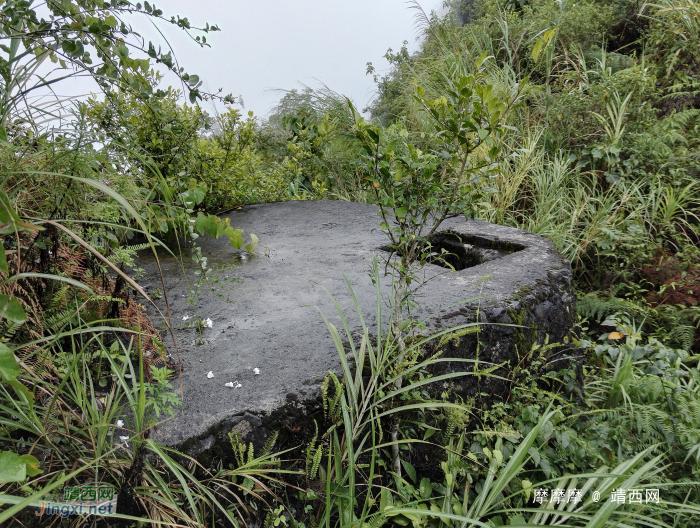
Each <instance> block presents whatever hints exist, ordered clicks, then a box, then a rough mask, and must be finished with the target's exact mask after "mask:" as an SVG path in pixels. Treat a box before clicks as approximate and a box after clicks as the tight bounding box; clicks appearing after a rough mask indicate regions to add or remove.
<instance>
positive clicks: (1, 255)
mask: <svg viewBox="0 0 700 528" xmlns="http://www.w3.org/2000/svg"><path fill="white" fill-rule="evenodd" d="M0 271H4V272H5V273H10V270H9V269H8V268H7V258H6V257H5V246H4V245H3V244H2V242H0Z"/></svg>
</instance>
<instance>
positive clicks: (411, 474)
mask: <svg viewBox="0 0 700 528" xmlns="http://www.w3.org/2000/svg"><path fill="white" fill-rule="evenodd" d="M401 465H402V466H403V468H404V469H405V470H406V474H407V475H408V476H409V477H411V480H412V481H413V482H417V480H416V468H414V467H413V465H412V464H411V463H410V462H408V461H406V460H402V461H401Z"/></svg>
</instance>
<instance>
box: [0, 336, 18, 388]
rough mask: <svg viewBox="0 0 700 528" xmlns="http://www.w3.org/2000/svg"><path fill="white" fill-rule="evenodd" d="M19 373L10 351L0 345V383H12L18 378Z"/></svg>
mask: <svg viewBox="0 0 700 528" xmlns="http://www.w3.org/2000/svg"><path fill="white" fill-rule="evenodd" d="M20 372H21V369H20V367H19V365H18V364H17V360H16V359H15V355H14V353H13V352H12V349H10V348H8V347H7V346H5V345H4V344H2V343H0V379H2V381H12V380H14V379H15V378H16V377H17V376H19V373H20Z"/></svg>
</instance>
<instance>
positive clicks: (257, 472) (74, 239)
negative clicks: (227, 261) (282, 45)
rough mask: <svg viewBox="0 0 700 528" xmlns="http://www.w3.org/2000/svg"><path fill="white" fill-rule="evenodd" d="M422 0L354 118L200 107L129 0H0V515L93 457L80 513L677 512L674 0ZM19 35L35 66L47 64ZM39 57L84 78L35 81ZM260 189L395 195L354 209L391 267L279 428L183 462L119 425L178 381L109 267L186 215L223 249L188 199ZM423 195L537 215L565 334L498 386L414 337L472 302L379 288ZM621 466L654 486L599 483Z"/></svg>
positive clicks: (698, 223)
mask: <svg viewBox="0 0 700 528" xmlns="http://www.w3.org/2000/svg"><path fill="white" fill-rule="evenodd" d="M449 7H450V9H449V14H448V15H447V16H446V17H445V18H443V19H439V18H437V17H435V16H431V17H428V16H426V15H425V14H423V13H422V12H420V11H418V17H419V21H420V23H421V25H422V28H423V31H424V41H423V43H422V46H421V50H420V51H419V52H418V53H417V54H415V55H410V54H409V53H408V52H407V51H406V49H405V48H403V49H402V50H400V51H399V52H397V53H394V52H392V51H389V52H388V53H387V58H388V59H389V60H390V62H391V63H392V65H393V67H392V70H391V72H390V73H389V74H388V75H386V76H379V75H376V76H375V80H376V83H377V96H376V98H375V100H374V101H373V102H372V104H371V105H370V108H368V109H367V112H369V114H370V116H371V119H367V118H362V117H361V116H360V113H359V112H358V111H357V109H356V108H354V107H353V105H352V104H351V103H350V101H348V100H346V99H345V98H344V97H342V96H341V95H339V94H336V93H334V92H332V91H330V90H328V89H323V90H311V89H306V90H302V91H292V92H288V93H286V94H285V95H284V96H283V97H282V98H281V100H280V102H279V105H278V106H277V108H276V109H275V111H274V112H273V113H272V115H271V116H270V117H269V118H268V119H266V120H260V119H257V118H255V116H253V115H252V114H249V115H248V116H247V117H245V116H242V115H241V113H240V112H239V111H238V110H236V109H234V108H233V107H232V106H228V107H227V109H226V110H225V111H222V112H221V113H220V114H217V115H215V116H212V115H209V114H207V113H206V112H205V111H203V110H202V108H201V107H200V106H199V101H201V100H202V99H203V98H214V99H216V98H218V99H219V100H221V101H222V102H226V103H232V102H233V98H231V97H230V96H226V97H223V96H221V95H220V94H206V93H203V92H202V91H200V86H201V81H200V80H199V78H198V77H197V76H196V75H193V74H188V73H186V72H185V71H184V70H183V69H181V68H180V67H179V65H177V63H176V62H175V60H174V58H173V57H172V56H171V54H170V53H163V52H161V51H160V49H157V47H156V45H154V44H152V43H150V42H149V43H148V44H147V45H146V44H145V43H143V42H141V41H139V40H138V38H136V36H135V34H134V30H133V29H132V28H131V26H129V24H128V23H127V22H125V20H132V19H131V18H126V17H127V15H128V16H132V14H139V15H140V16H142V17H146V18H151V19H154V20H156V21H161V22H163V23H172V24H174V25H176V26H177V27H180V28H181V29H182V30H183V31H187V32H188V33H189V34H191V35H192V37H193V40H194V41H195V42H196V43H199V44H200V45H206V34H207V33H208V32H209V31H216V30H217V28H216V26H209V25H206V26H205V27H203V28H200V29H197V28H193V27H192V26H191V24H190V22H189V21H188V19H186V18H181V17H177V16H175V17H173V18H172V19H170V18H166V17H165V16H164V15H163V13H162V11H160V10H159V9H157V8H156V7H155V6H151V5H150V4H149V3H144V5H143V6H142V5H141V4H136V5H132V4H129V3H127V2H124V1H119V0H114V1H112V2H102V1H101V0H95V1H92V0H90V1H83V0H80V1H78V0H75V1H71V0H64V1H63V2H60V3H58V2H53V1H51V2H48V3H47V4H46V6H45V7H41V8H35V7H34V6H33V4H32V3H31V2H23V1H22V2H21V1H17V0H10V1H7V0H6V1H5V2H3V3H0V26H1V28H2V29H0V33H1V35H0V40H1V42H0V49H1V50H2V55H1V56H0V74H1V75H2V79H3V80H2V83H1V88H2V90H0V92H1V93H0V96H1V97H0V113H1V119H2V121H1V122H0V124H1V125H2V126H1V127H0V174H1V176H2V187H1V188H0V202H1V204H2V205H1V207H0V220H1V222H0V236H1V237H2V245H1V246H0V279H2V283H1V284H0V290H1V291H0V305H2V309H1V310H0V317H2V325H3V326H2V331H1V332H2V333H1V334H0V338H1V343H0V381H1V382H0V493H2V495H0V504H2V505H3V506H2V507H3V509H2V510H0V524H2V525H3V526H5V525H7V526H21V525H23V524H29V525H31V524H32V522H34V523H36V522H37V521H36V520H35V519H34V518H33V510H32V509H30V508H27V506H28V505H30V504H36V501H39V500H46V497H54V499H53V500H57V499H56V497H58V494H59V493H60V491H61V489H62V488H63V487H64V486H71V485H72V486H77V485H80V484H84V483H90V482H101V483H106V484H110V485H114V486H115V487H116V488H117V489H118V493H119V503H118V504H119V514H120V515H119V516H117V517H111V518H106V519H101V520H100V521H99V522H104V523H109V524H110V525H117V524H119V523H122V524H123V525H125V526H126V525H131V524H133V525H135V526H143V525H147V524H149V522H148V521H146V519H149V520H150V522H151V523H153V524H154V525H155V524H157V523H164V524H168V525H175V524H179V525H185V526H214V525H215V524H217V523H218V524H223V525H239V524H240V525H242V524H245V525H251V524H252V525H256V526H260V525H264V526H265V527H270V526H280V525H285V526H291V527H292V528H298V527H299V528H301V527H304V528H317V527H322V526H328V527H330V526H335V525H339V526H347V527H352V526H358V527H359V526H362V525H366V526H379V525H383V524H386V525H400V526H408V525H409V524H412V525H413V526H415V527H416V528H418V527H419V526H435V527H437V526H442V525H444V526H449V527H455V526H461V527H466V526H470V527H471V526H500V525H509V526H533V525H537V526H554V525H558V526H587V527H602V526H630V527H631V526H649V527H656V526H659V527H661V526H664V527H665V526H674V527H692V526H696V525H697V522H696V521H693V519H694V518H696V516H698V515H700V496H699V495H698V490H699V488H698V482H697V481H698V477H699V476H700V395H699V391H700V373H699V371H698V369H699V368H700V333H699V332H697V330H698V326H699V325H700V305H699V304H698V301H699V300H700V264H699V263H698V261H699V257H700V251H699V248H698V242H699V237H700V217H699V216H698V205H699V202H700V188H699V185H700V184H699V183H698V178H699V176H700V47H699V46H698V42H700V4H699V3H698V2H695V1H692V0H658V1H657V2H656V3H647V2H640V1H638V0H590V1H589V2H576V3H573V2H570V1H566V0H541V1H537V2H535V1H529V0H512V1H511V0H509V1H497V0H455V1H454V2H452V3H451V4H450V6H449ZM42 9H43V11H42ZM47 61H48V62H52V63H54V64H56V65H57V66H60V67H62V68H65V69H61V68H59V69H58V70H56V71H58V72H59V73H58V74H56V76H55V77H54V78H50V77H47V76H46V75H45V74H43V70H41V69H40V68H41V67H42V64H44V63H48V62H47ZM93 61H94V62H93ZM156 67H164V68H166V69H169V70H171V71H172V72H173V73H175V74H176V75H177V76H179V78H180V80H181V81H182V89H180V90H178V89H175V88H172V87H165V86H163V81H162V78H163V77H162V73H161V72H159V71H158V70H157V69H156ZM66 72H75V73H68V75H73V74H77V73H81V74H87V75H90V76H92V77H93V78H94V79H95V80H96V81H97V83H98V85H99V86H100V88H101V89H102V90H103V93H102V94H101V95H99V96H94V97H92V98H90V99H88V100H82V101H71V102H65V101H50V103H49V104H46V103H36V102H33V99H32V98H31V95H32V94H33V93H34V92H33V90H34V89H35V88H41V87H46V86H47V84H48V83H52V82H54V81H56V82H57V81H58V80H60V78H61V77H62V76H64V75H66ZM372 72H373V68H372V67H371V65H370V67H369V73H372ZM40 73H41V75H40ZM54 73H55V72H54ZM185 93H186V95H187V101H184V97H183V95H184V94H185ZM59 114H60V116H61V119H60V121H58V120H57V116H58V115H59ZM67 116H68V117H67ZM57 123H58V124H57ZM59 125H60V126H59ZM286 199H302V200H305V199H306V200H308V199H338V200H351V201H363V202H368V203H374V204H377V205H379V206H380V209H381V211H382V213H383V214H385V215H386V218H389V215H391V216H393V217H395V218H397V219H398V220H399V221H397V222H393V221H391V220H389V221H386V222H385V223H384V224H383V229H384V230H385V232H386V234H387V237H388V243H389V245H390V246H392V248H393V250H394V252H395V256H396V258H395V259H393V260H392V261H391V262H390V263H389V264H390V265H389V266H387V267H385V266H380V265H377V266H376V274H377V276H376V281H377V282H379V281H386V280H392V279H393V281H394V294H395V295H394V298H393V299H392V302H393V312H392V325H390V328H386V329H384V331H383V332H382V331H380V332H379V335H371V333H370V332H369V330H367V329H366V330H365V334H364V336H363V337H362V339H361V340H356V339H355V338H354V337H353V336H351V334H350V332H349V330H347V328H345V329H341V330H346V331H347V336H342V337H341V333H340V332H339V331H338V330H337V329H336V328H335V327H334V326H333V325H332V324H330V323H329V322H328V323H327V324H328V328H329V332H330V333H331V335H332V336H333V339H334V342H335V344H336V346H337V348H338V352H339V354H340V358H341V359H342V360H344V359H345V358H346V353H350V354H353V355H354V357H355V365H356V366H358V365H359V367H358V369H357V372H354V371H353V370H352V369H351V368H350V367H349V366H348V365H347V363H344V371H343V377H341V378H338V377H336V376H335V375H332V374H331V375H329V377H328V378H327V379H326V380H325V381H324V384H323V408H324V421H323V422H322V423H318V424H317V425H318V428H317V430H316V432H315V434H314V435H313V436H310V437H309V438H307V441H306V443H305V445H303V446H301V447H299V446H295V445H292V444H288V441H287V440H285V438H284V431H280V435H279V436H277V435H274V436H273V437H272V438H271V439H270V440H269V441H268V442H267V444H266V445H265V446H253V445H252V444H250V445H247V444H246V443H245V442H243V441H242V439H241V438H239V437H232V438H231V453H230V460H227V461H225V463H224V464H222V465H221V466H220V467H214V468H204V467H202V466H201V465H198V463H197V462H196V461H194V460H192V459H189V458H188V457H186V456H184V455H182V454H180V453H177V452H175V451H173V450H171V449H168V448H165V447H163V446H160V445H158V444H157V443H155V442H153V441H152V440H151V439H149V430H150V429H151V428H152V427H154V426H155V424H156V423H157V422H158V420H160V419H161V418H162V417H163V416H164V415H167V414H169V413H172V412H173V408H176V407H177V405H178V404H179V401H180V400H179V396H180V394H179V392H178V391H177V390H176V389H173V386H176V385H177V381H176V380H177V378H176V376H174V374H175V371H176V358H173V357H171V356H170V355H169V354H168V347H167V346H166V343H167V342H168V335H167V328H169V322H168V323H167V327H166V331H165V332H164V333H163V334H161V333H159V332H158V331H156V329H155V328H154V325H153V324H152V323H151V322H150V321H149V320H148V318H147V317H146V315H145V313H144V310H143V308H142V307H141V306H140V305H139V303H143V302H148V301H149V298H148V296H147V295H146V294H145V292H143V291H142V290H141V289H140V287H139V286H138V275H135V276H130V275H129V274H128V273H127V272H126V271H125V270H130V269H132V268H133V267H134V258H135V256H136V253H137V252H138V251H140V250H153V248H154V247H155V246H156V245H158V244H160V245H163V246H166V245H169V247H176V246H177V244H180V243H182V241H183V240H185V241H186V243H188V244H196V239H197V237H199V236H215V237H218V236H226V237H228V239H229V240H230V241H231V244H232V245H233V246H234V247H236V248H238V249H241V250H243V249H245V250H247V251H249V252H251V253H253V252H254V250H255V245H256V243H257V238H256V237H255V236H254V235H252V234H250V235H245V234H244V233H243V232H242V231H241V230H239V229H237V228H236V227H235V226H230V225H229V223H228V221H227V220H222V219H220V218H219V217H218V216H216V215H217V214H218V213H221V212H225V211H227V210H231V209H233V208H236V207H239V206H241V205H244V204H248V203H256V202H263V201H277V200H286ZM449 214H460V215H466V216H467V217H468V218H479V219H484V220H488V221H491V222H495V223H499V224H504V225H509V226H514V227H519V228H522V229H526V230H528V231H532V232H534V233H538V234H540V235H542V236H544V237H546V238H548V239H549V240H551V241H552V242H553V243H554V244H555V245H556V247H557V248H558V249H559V250H560V251H561V252H562V253H563V254H564V255H565V256H566V257H567V258H568V259H570V260H571V262H572V266H573V270H574V277H575V285H576V289H577V295H578V303H577V304H578V311H579V316H580V325H579V328H578V329H577V332H578V333H577V336H575V338H573V337H572V341H573V343H567V344H566V346H563V345H564V344H561V343H539V344H534V345H533V346H532V347H531V348H530V349H529V350H524V351H521V352H522V354H523V356H524V360H523V361H522V362H521V363H520V364H519V365H511V368H510V369H509V374H508V381H509V386H510V387H511V389H510V393H509V394H507V395H505V396H504V397H503V398H501V399H495V398H494V397H493V396H492V395H478V396H476V397H474V398H473V399H471V400H469V401H461V400H459V399H458V398H455V397H454V395H452V394H450V391H449V390H447V391H445V392H444V393H442V394H440V393H439V391H438V393H436V391H434V390H431V389H430V388H431V383H432V382H433V381H435V378H431V376H430V374H428V372H430V367H431V366H432V365H434V364H435V363H436V362H439V361H441V359H440V356H439V353H440V351H441V350H442V349H443V348H444V346H445V345H446V344H447V343H449V342H450V341H453V340H457V339H459V338H460V337H462V336H463V335H464V334H465V333H466V332H472V331H475V328H474V327H465V328H457V329H450V330H446V331H444V332H442V333H440V334H438V335H433V336H426V335H424V332H423V330H424V329H423V328H422V327H421V326H420V324H419V322H416V321H413V320H411V319H410V317H409V316H408V312H407V310H406V306H408V305H410V303H412V302H415V301H414V300H413V299H412V297H411V290H412V285H415V282H416V281H417V280H419V279H418V275H417V274H416V270H417V269H418V268H419V267H420V266H421V265H423V264H425V262H427V261H428V260H430V259H431V258H441V257H444V255H436V254H435V253H434V252H432V251H431V247H430V245H429V243H428V241H429V238H430V234H431V233H432V232H434V231H435V229H437V226H439V223H440V221H441V219H444V218H445V217H446V216H447V215H449ZM160 241H163V242H160ZM166 243H167V244H166ZM196 254H197V253H196V251H195V255H196ZM200 264H201V266H202V274H201V277H202V281H206V280H207V276H208V269H207V264H206V260H205V259H200ZM380 269H382V270H383V269H389V270H391V271H392V277H382V276H380V273H379V270H380ZM163 293H164V294H166V295H167V292H163ZM380 310H382V304H381V303H378V305H377V311H380ZM167 315H168V314H165V316H166V317H165V319H166V322H167ZM347 315H348V316H350V314H347ZM365 315H367V314H365ZM377 320H381V318H380V317H378V318H377ZM158 323H160V322H158ZM197 323H198V324H199V325H201V324H202V322H201V321H197ZM572 345H573V346H572ZM347 347H350V348H351V350H346V348H347ZM427 350H430V354H426V351H427ZM563 358H566V359H564V360H563ZM476 374H477V375H479V376H488V375H493V372H492V371H491V370H489V369H488V368H487V369H486V370H482V371H480V372H478V373H476ZM443 379H446V380H448V379H449V376H448V377H447V378H443ZM440 381H442V379H441V380H440ZM118 420H126V421H127V422H128V423H126V424H123V426H120V428H117V427H115V424H116V423H117V421H118ZM124 434H126V435H127V436H128V438H127V439H126V440H124V439H121V440H118V439H117V438H116V437H118V436H121V435H124ZM276 443H277V447H275V444H276ZM288 448H289V449H288ZM280 449H283V451H281V452H280V451H279V450H280ZM540 489H546V490H548V491H550V493H551V491H552V490H559V491H561V492H562V493H563V496H564V497H567V499H568V498H570V497H573V496H574V495H572V494H571V493H570V492H573V491H574V490H576V489H579V490H582V491H583V493H582V498H581V501H579V502H574V501H568V500H559V501H550V499H549V497H548V498H547V499H542V498H541V497H540V496H539V495H538V490H540ZM633 489H638V490H643V491H644V490H651V489H658V490H660V498H661V501H660V502H659V503H658V504H657V503H656V502H647V501H643V502H642V503H630V501H629V500H627V501H625V503H624V504H621V503H619V502H613V501H611V500H610V496H611V493H612V492H613V491H615V490H616V491H618V492H619V491H620V490H627V491H630V490H633ZM594 491H597V492H599V493H600V495H599V498H600V501H599V502H598V501H595V500H594V498H593V497H594V495H593V492H594ZM537 497H540V499H541V500H539V501H537V500H535V499H536V498H537ZM42 522H43V521H42ZM51 522H53V523H54V524H56V525H58V524H60V523H64V524H65V525H68V524H71V525H83V524H91V523H93V522H97V521H94V518H91V517H84V518H83V517H72V518H69V519H65V520H62V519H60V518H58V517H57V518H56V519H53V520H52V521H51Z"/></svg>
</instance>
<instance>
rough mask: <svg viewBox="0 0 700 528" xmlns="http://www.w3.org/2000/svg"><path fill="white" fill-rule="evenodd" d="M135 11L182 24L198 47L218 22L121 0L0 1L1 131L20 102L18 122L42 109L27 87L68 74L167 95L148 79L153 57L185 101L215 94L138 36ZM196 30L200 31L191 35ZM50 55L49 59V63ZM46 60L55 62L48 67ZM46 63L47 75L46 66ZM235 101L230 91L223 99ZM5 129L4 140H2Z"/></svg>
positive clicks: (111, 87) (108, 85)
mask: <svg viewBox="0 0 700 528" xmlns="http://www.w3.org/2000/svg"><path fill="white" fill-rule="evenodd" d="M134 14H137V15H141V16H142V17H145V18H146V19H148V20H150V21H153V22H155V23H158V22H165V23H168V24H172V25H174V26H177V27H179V28H181V29H182V30H183V31H185V32H186V33H187V34H188V35H189V36H190V37H191V38H192V39H193V40H194V41H195V42H196V43H197V44H199V45H200V46H208V44H207V40H206V35H205V34H206V33H209V32H211V31H218V30H219V28H218V27H217V26H216V25H211V26H210V25H209V24H206V25H205V26H204V27H200V28H198V27H194V26H192V25H191V23H190V21H189V20H188V19H187V18H186V17H180V16H177V15H176V16H172V17H170V18H167V17H166V16H165V15H164V13H163V11H162V10H161V9H158V8H157V7H156V6H155V5H151V4H150V3H149V2H144V4H143V5H142V4H141V3H136V4H132V3H131V2H128V1H126V0H111V1H110V0H107V1H104V0H62V1H58V0H48V1H47V2H45V3H39V2H36V1H34V0H28V1H25V0H7V1H5V2H3V3H2V5H0V41H1V42H2V44H1V45H0V49H1V50H2V52H3V54H2V55H1V56H0V76H1V77H2V79H3V83H2V86H0V124H2V126H3V127H4V128H7V127H8V125H9V124H10V121H11V119H10V116H11V115H12V112H13V110H17V109H18V108H19V107H20V106H21V105H24V112H23V113H24V121H25V122H31V115H32V113H33V112H39V113H42V112H43V111H42V109H41V108H39V107H37V106H35V105H32V104H31V103H28V102H27V101H28V98H29V97H30V96H31V95H33V93H32V92H34V91H35V90H39V89H45V88H52V87H53V85H54V84H56V83H58V82H60V81H62V80H64V79H67V78H70V77H78V76H80V77H82V76H89V77H91V78H92V79H94V80H95V81H96V82H97V84H98V85H99V86H100V88H102V90H104V91H110V90H114V89H117V88H118V89H121V90H126V91H128V92H130V93H133V94H136V95H138V96H139V97H141V98H143V99H145V100H148V99H150V98H151V97H153V96H156V97H161V96H164V95H166V93H165V92H164V91H162V90H157V91H154V90H153V86H152V83H151V82H150V79H149V71H150V69H151V65H152V62H155V63H158V64H163V65H164V66H165V67H166V68H167V69H169V70H170V71H172V72H173V73H174V74H175V75H177V76H178V77H179V78H180V79H181V80H182V82H183V85H184V86H185V87H186V89H187V91H188V93H189V99H190V101H191V102H195V101H197V100H198V99H202V98H204V97H213V96H216V97H220V96H219V95H218V94H207V93H205V92H203V91H202V90H201V84H202V83H201V81H200V80H199V77H198V76H197V75H194V74H189V73H187V72H186V71H185V70H184V68H182V67H180V66H179V65H178V64H177V62H176V60H175V58H174V57H173V55H172V53H171V52H170V50H169V48H168V49H167V50H166V51H163V50H162V49H161V48H160V47H156V44H154V43H153V42H150V41H149V42H148V43H146V41H145V40H144V39H143V38H142V37H141V35H140V34H139V33H138V32H137V30H136V29H134V28H133V27H132V25H131V24H129V23H127V21H126V17H127V16H128V15H134ZM194 32H197V33H203V34H201V35H200V34H197V35H195V34H194ZM47 60H48V63H47ZM51 64H53V65H55V66H51ZM47 66H48V67H49V68H51V70H50V72H49V73H48V74H46V73H45V68H46V67H47ZM221 98H222V99H223V100H224V101H228V102H233V98H232V97H231V96H230V95H228V96H225V97H221ZM4 135H5V134H4V133H3V137H4Z"/></svg>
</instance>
